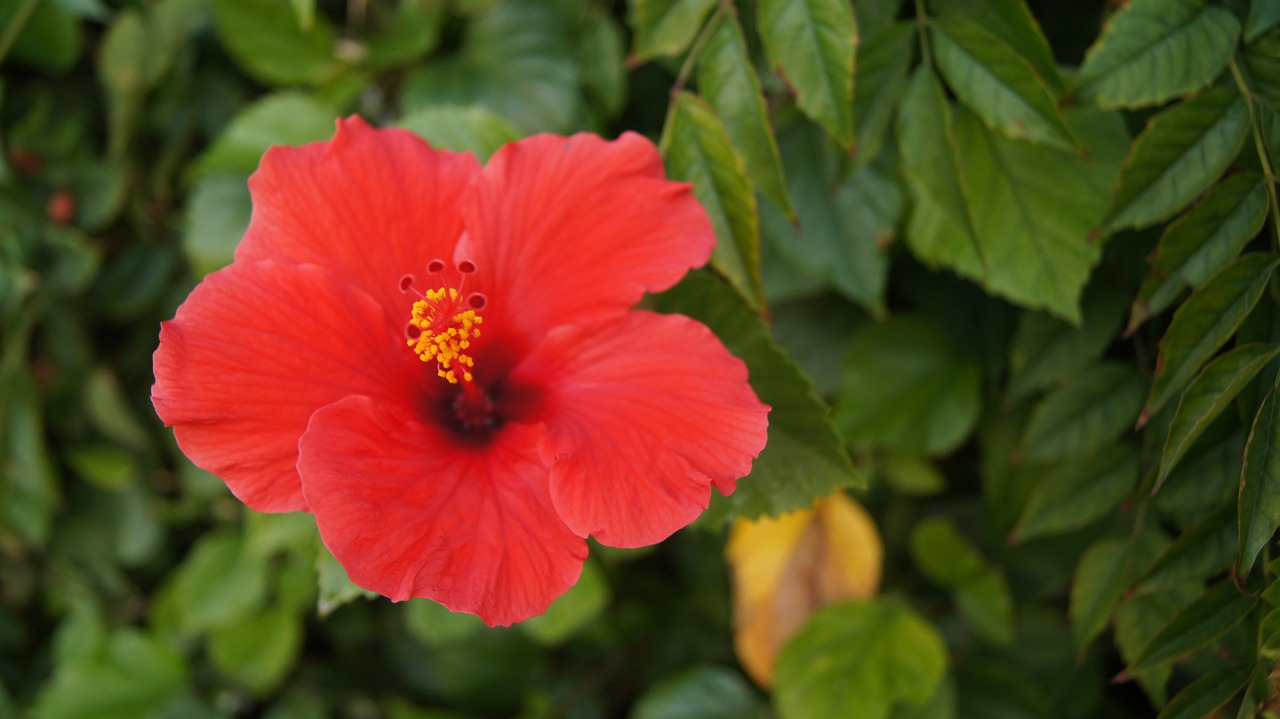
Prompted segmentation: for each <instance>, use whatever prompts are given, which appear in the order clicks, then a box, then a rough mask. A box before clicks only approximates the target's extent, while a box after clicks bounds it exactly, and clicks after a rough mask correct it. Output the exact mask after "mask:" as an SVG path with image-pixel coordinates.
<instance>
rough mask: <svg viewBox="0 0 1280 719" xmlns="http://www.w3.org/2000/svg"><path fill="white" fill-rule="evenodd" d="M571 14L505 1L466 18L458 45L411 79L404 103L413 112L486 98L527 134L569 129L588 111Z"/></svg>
mask: <svg viewBox="0 0 1280 719" xmlns="http://www.w3.org/2000/svg"><path fill="white" fill-rule="evenodd" d="M580 80H581V77H580V76H579V72H578V65H577V62H576V61H575V59H574V52H573V34H572V27H571V25H570V21H569V19H568V18H567V17H565V16H564V14H563V13H562V12H561V11H560V10H559V9H558V8H557V7H556V6H555V5H554V4H552V3H544V2H536V1H535V0H506V1H505V2H502V3H500V4H498V5H497V6H496V7H495V8H493V9H492V10H491V11H490V12H488V13H487V14H485V15H483V16H482V17H479V18H477V19H475V20H473V21H471V22H469V23H468V24H467V25H466V32H465V34H464V36H463V39H462V46H461V48H460V50H459V51H458V52H457V53H456V54H454V55H450V56H447V57H442V58H438V59H433V60H432V61H430V62H428V63H427V64H425V65H423V66H422V67H420V68H418V69H416V70H414V71H413V72H412V73H410V74H409V76H408V77H407V78H406V79H405V82H404V85H403V86H402V89H401V96H400V102H401V106H402V108H403V111H404V112H405V113H406V114H407V113H411V112H415V111H418V110H422V109H425V108H435V107H442V106H445V105H461V106H467V105H482V106H484V107H486V108H488V109H490V110H492V111H494V112H496V113H498V114H499V115H501V116H503V117H505V118H506V119H507V120H509V121H510V122H511V123H512V124H513V125H515V126H516V127H518V128H519V129H520V130H521V131H522V132H524V133H535V132H561V133H564V132H569V131H572V130H574V129H577V127H578V125H579V123H580V122H581V119H580V118H581V115H582V112H583V103H582V95H581V93H580V92H579V87H578V86H579V81H580Z"/></svg>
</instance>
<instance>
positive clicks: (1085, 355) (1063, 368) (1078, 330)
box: [1008, 285, 1124, 401]
mask: <svg viewBox="0 0 1280 719" xmlns="http://www.w3.org/2000/svg"><path fill="white" fill-rule="evenodd" d="M1123 311H1124V299H1123V298H1122V296H1121V295H1120V294H1119V293H1118V292H1115V291H1114V290H1112V289H1111V288H1109V287H1106V286H1102V285H1094V286H1093V287H1091V288H1089V289H1086V290H1085V293H1084V297H1083V298H1082V299H1081V301H1080V314H1081V317H1080V325H1079V326H1078V327H1072V326H1071V325H1069V324H1067V323H1066V322H1064V321H1063V320H1060V319H1058V318H1056V317H1054V316H1052V315H1050V314H1048V313H1046V312H1031V311H1025V312H1023V313H1022V316H1021V318H1019V320H1018V328H1017V330H1015V332H1014V335H1013V341H1012V342H1011V343H1010V344H1009V387H1008V399H1009V400H1010V401H1018V400H1020V399H1023V398H1025V397H1028V396H1030V395H1031V394H1032V393H1033V392H1036V391H1038V390H1042V389H1044V388H1046V387H1048V386H1050V385H1052V384H1053V383H1055V382H1057V381H1059V380H1061V379H1063V378H1065V377H1066V376H1068V375H1070V374H1072V373H1074V372H1077V371H1080V370H1081V369H1083V368H1084V367H1085V366H1086V365H1088V364H1090V363H1091V362H1093V361H1094V360H1096V359H1097V358H1098V357H1099V356H1100V355H1101V354H1102V351H1103V350H1105V349H1106V348H1107V345H1109V344H1111V341H1112V340H1113V339H1114V338H1115V336H1116V333H1117V332H1119V330H1120V321H1121V319H1122V314H1121V313H1122V312H1123Z"/></svg>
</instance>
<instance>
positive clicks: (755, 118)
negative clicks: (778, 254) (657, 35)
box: [698, 13, 795, 217]
mask: <svg viewBox="0 0 1280 719" xmlns="http://www.w3.org/2000/svg"><path fill="white" fill-rule="evenodd" d="M698 91H699V92H700V93H701V94H702V97H704V98H705V99H706V101H707V104H708V105H710V106H711V109H712V110H714V111H715V113H716V115H717V116H719V117H720V119H721V120H722V121H723V122H724V128H725V131H726V132H727V133H728V135H729V139H730V140H732V141H733V146H734V148H735V149H736V150H737V151H738V153H739V154H740V155H741V157H742V160H743V162H744V163H745V164H746V168H747V174H748V176H750V178H751V182H752V184H753V185H755V188H756V189H757V190H759V192H760V194H762V195H764V196H765V197H767V198H769V200H771V201H772V202H773V203H774V204H775V205H777V206H778V208H779V209H781V210H782V211H784V212H785V213H787V215H788V216H792V217H794V215H795V211H794V210H793V209H791V200H790V198H788V197H787V190H786V181H785V180H784V179H783V176H782V159H781V158H780V157H779V155H778V143H777V140H775V139H774V136H773V128H772V127H770V125H769V118H768V115H767V114H766V113H765V107H764V97H763V96H762V94H761V89H760V79H759V78H758V77H756V71H755V68H754V67H753V66H752V64H751V56H750V54H749V53H748V51H747V43H746V41H745V40H744V39H743V37H742V28H741V27H739V26H738V18H737V16H736V15H735V14H734V13H728V14H726V15H725V17H724V19H723V20H722V21H721V22H719V23H718V24H717V25H716V29H715V32H713V33H712V34H711V36H710V37H709V38H708V39H707V44H706V46H705V47H704V48H703V50H702V54H701V55H700V56H699V59H698Z"/></svg>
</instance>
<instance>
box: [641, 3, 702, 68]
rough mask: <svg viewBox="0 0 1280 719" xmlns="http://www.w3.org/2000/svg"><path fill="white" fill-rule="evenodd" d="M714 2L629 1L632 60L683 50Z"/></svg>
mask: <svg viewBox="0 0 1280 719" xmlns="http://www.w3.org/2000/svg"><path fill="white" fill-rule="evenodd" d="M715 5H716V0H628V2H627V9H628V17H629V18H630V22H631V29H632V31H633V32H634V33H635V40H634V45H633V49H632V54H633V55H634V56H635V60H636V61H643V60H649V59H652V58H655V57H668V56H673V55H679V54H680V53H682V52H684V51H685V49H686V48H688V47H689V43H691V42H693V38H694V36H695V35H697V34H698V30H699V29H700V28H701V27H702V21H703V20H704V19H705V18H706V16H707V13H708V12H710V11H711V8H713V7H715Z"/></svg>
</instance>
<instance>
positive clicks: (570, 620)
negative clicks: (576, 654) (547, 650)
mask: <svg viewBox="0 0 1280 719" xmlns="http://www.w3.org/2000/svg"><path fill="white" fill-rule="evenodd" d="M608 604H609V583H608V582H607V581H606V580H605V577H604V572H602V571H601V570H600V567H599V565H597V564H596V563H595V562H593V561H587V563H586V564H584V565H582V576H580V577H578V582H577V583H576V584H574V585H573V586H572V587H570V588H569V591H567V592H565V593H564V594H561V595H560V596H559V597H557V598H556V600H555V601H554V602H552V603H551V606H549V607H547V610H546V611H545V612H544V613H542V614H541V615H539V616H536V617H533V618H531V619H527V620H525V621H524V622H521V624H520V628H521V629H523V630H524V631H526V632H528V633H529V635H530V636H532V637H533V638H534V640H535V641H537V642H538V643H539V644H543V645H546V646H556V645H558V644H561V643H563V642H564V641H565V640H566V639H568V638H569V637H572V636H573V635H574V634H576V633H578V632H579V631H582V629H583V628H585V627H587V626H589V625H590V624H591V623H592V622H595V621H596V619H597V618H598V617H599V616H600V612H602V611H603V610H604V608H605V607H606V606H608Z"/></svg>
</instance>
